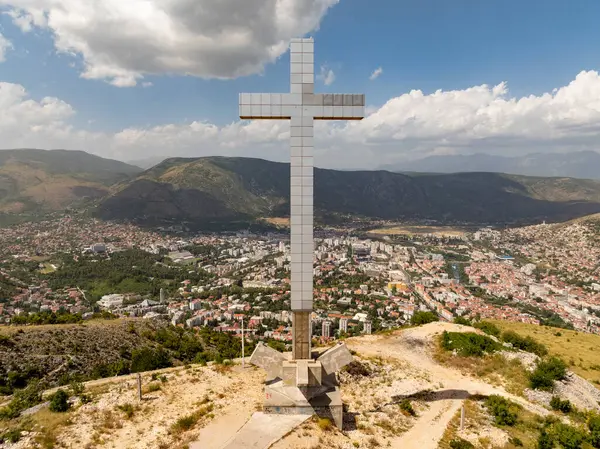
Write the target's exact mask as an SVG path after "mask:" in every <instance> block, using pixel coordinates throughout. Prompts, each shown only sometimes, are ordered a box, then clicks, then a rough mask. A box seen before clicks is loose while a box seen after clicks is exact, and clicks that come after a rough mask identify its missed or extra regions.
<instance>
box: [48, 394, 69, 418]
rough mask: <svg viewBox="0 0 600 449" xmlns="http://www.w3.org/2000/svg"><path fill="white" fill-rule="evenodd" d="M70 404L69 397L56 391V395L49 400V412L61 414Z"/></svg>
mask: <svg viewBox="0 0 600 449" xmlns="http://www.w3.org/2000/svg"><path fill="white" fill-rule="evenodd" d="M70 407H71V404H69V395H68V394H67V392H66V391H64V390H62V389H60V388H59V389H58V390H57V392H56V393H54V394H53V395H52V397H51V398H50V411H51V412H57V413H63V412H66V411H67V410H69V408H70Z"/></svg>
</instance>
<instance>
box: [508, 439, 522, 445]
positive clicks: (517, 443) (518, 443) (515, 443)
mask: <svg viewBox="0 0 600 449" xmlns="http://www.w3.org/2000/svg"><path fill="white" fill-rule="evenodd" d="M508 443H509V444H512V445H513V446H515V447H522V446H523V442H522V441H521V439H520V438H517V437H510V438H509V439H508Z"/></svg>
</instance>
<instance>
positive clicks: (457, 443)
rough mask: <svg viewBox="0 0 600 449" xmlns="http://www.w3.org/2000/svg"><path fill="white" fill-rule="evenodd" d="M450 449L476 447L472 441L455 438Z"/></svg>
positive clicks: (471, 448) (470, 448) (472, 448)
mask: <svg viewBox="0 0 600 449" xmlns="http://www.w3.org/2000/svg"><path fill="white" fill-rule="evenodd" d="M450 447H451V448H452V449H475V446H473V444H472V443H471V442H470V441H467V440H463V439H462V438H455V439H454V440H452V441H450Z"/></svg>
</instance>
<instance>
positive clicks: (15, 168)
mask: <svg viewBox="0 0 600 449" xmlns="http://www.w3.org/2000/svg"><path fill="white" fill-rule="evenodd" d="M140 171H141V169H139V168H138V167H134V166H131V165H128V164H125V163H123V162H119V161H115V160H110V159H104V158H101V157H98V156H94V155H91V154H88V153H85V152H83V151H66V150H52V151H45V150H34V149H19V150H0V213H20V212H49V211H56V210H61V209H64V208H66V207H69V206H76V205H78V204H80V203H81V201H83V200H86V199H97V198H101V197H103V196H104V195H106V193H107V192H108V187H109V186H111V185H113V184H115V183H117V182H120V181H124V180H127V179H129V178H131V177H132V176H134V175H136V174H138V173H139V172H140Z"/></svg>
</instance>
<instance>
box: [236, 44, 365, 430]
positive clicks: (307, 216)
mask: <svg viewBox="0 0 600 449" xmlns="http://www.w3.org/2000/svg"><path fill="white" fill-rule="evenodd" d="M290 64H291V72H290V92H289V93H283V94H268V93H267V94H262V93H260V94H259V93H249V94H248V93H243V94H240V99H239V107H240V118H242V119H249V120H290V121H291V128H290V235H291V309H292V358H291V360H289V359H288V357H286V356H285V355H284V354H281V353H279V352H277V351H275V350H273V349H271V348H269V347H267V346H265V345H262V344H259V345H258V346H257V348H256V349H255V351H254V353H253V354H252V357H251V358H250V362H251V363H252V364H254V365H257V366H260V367H262V368H264V369H265V370H266V371H267V384H266V386H265V394H266V400H265V407H264V410H265V412H271V413H313V412H315V411H316V412H318V410H321V409H327V411H328V412H329V413H330V415H331V416H332V417H333V418H334V421H335V422H336V424H337V425H338V426H339V427H341V426H342V402H341V396H340V393H339V388H338V384H337V381H336V378H335V372H336V371H338V370H339V369H341V368H342V367H343V366H344V365H346V364H348V363H350V362H351V361H352V356H351V354H350V351H349V350H348V348H347V347H346V346H345V345H344V344H340V345H337V346H335V347H334V348H332V349H330V350H328V351H327V352H325V353H324V354H321V355H320V356H319V357H318V358H317V359H316V360H312V354H311V314H312V310H313V259H314V242H313V196H314V170H313V167H314V162H313V160H314V159H313V157H314V155H313V149H314V141H313V139H314V121H315V120H361V119H362V118H363V117H364V109H365V96H364V95H362V94H358V95H357V94H315V92H314V67H315V65H314V41H313V39H312V38H307V39H292V41H291V44H290Z"/></svg>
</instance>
